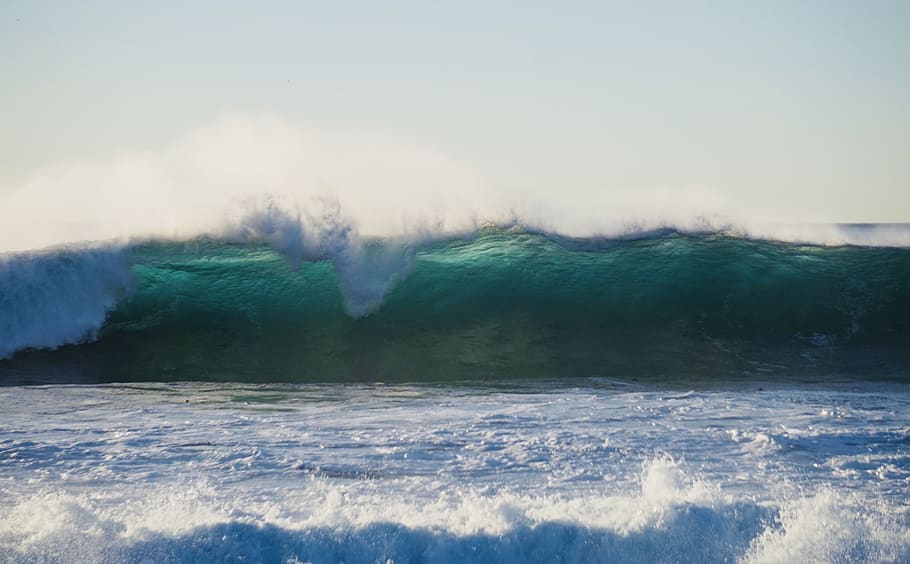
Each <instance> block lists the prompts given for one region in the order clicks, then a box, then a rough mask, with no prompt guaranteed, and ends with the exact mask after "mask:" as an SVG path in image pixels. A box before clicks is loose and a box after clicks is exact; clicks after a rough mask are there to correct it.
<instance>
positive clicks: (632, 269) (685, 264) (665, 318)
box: [0, 228, 910, 382]
mask: <svg viewBox="0 0 910 564" xmlns="http://www.w3.org/2000/svg"><path fill="white" fill-rule="evenodd" d="M124 252H125V253H128V255H129V256H128V260H129V263H124V260H126V259H122V258H118V257H122V254H118V253H115V252H113V251H94V252H93V253H88V254H87V255H85V256H83V257H82V259H83V260H82V261H81V262H80V260H78V259H79V257H76V256H75V255H73V254H72V253H71V254H70V255H67V254H65V253H64V254H58V255H53V256H52V257H50V258H49V257H44V258H40V257H30V258H29V260H30V261H31V262H30V263H29V264H30V265H31V267H30V269H24V268H23V267H22V266H21V265H19V266H17V262H16V261H15V260H7V262H6V263H4V265H3V269H4V270H3V271H2V276H3V280H2V282H3V288H2V289H3V292H4V294H3V296H2V299H0V304H2V307H3V314H4V317H3V321H2V323H0V327H2V329H3V331H4V336H3V337H2V338H0V355H6V356H8V357H10V358H8V359H7V360H5V361H0V374H3V377H4V379H6V380H7V381H12V380H22V379H24V380H30V379H35V378H38V379H40V378H51V379H66V380H70V379H73V378H75V379H85V380H90V381H130V380H240V381H301V382H307V381H355V380H384V381H387V380H398V381H401V380H407V381H413V380H441V381H443V380H446V381H447V380H453V379H463V378H468V379H473V378H497V379H498V378H508V377H514V376H521V377H526V376H547V377H572V376H583V377H586V376H605V377H611V378H612V377H616V378H623V379H634V378H690V379H697V378H704V379H706V380H711V379H714V378H720V377H723V378H726V379H738V378H744V379H754V378H774V377H783V378H790V377H801V378H803V377H805V378H812V377H815V376H817V377H820V378H827V377H831V376H837V375H844V376H851V377H855V376H861V377H884V378H899V379H905V378H907V377H910V374H908V369H907V367H908V366H910V282H908V281H910V249H899V248H898V249H895V248H861V247H835V248H831V247H818V246H806V245H798V244H792V243H775V242H767V241H753V240H748V239H740V238H734V237H728V236H722V235H700V236H693V235H681V234H678V233H673V232H670V233H662V234H652V235H651V236H650V237H648V238H640V239H637V240H605V239H571V238H563V237H556V236H552V235H547V234H542V233H534V232H528V231H526V230H520V229H492V228H491V229H486V230H481V231H480V232H478V233H475V234H473V235H470V236H466V237H464V238H455V239H449V240H444V241H439V240H437V241H435V242H430V243H425V244H421V245H416V244H410V245H409V244H404V243H389V242H382V241H380V240H374V241H368V242H366V243H364V244H363V245H362V246H361V248H359V249H358V250H357V252H356V253H354V252H351V251H350V250H349V249H348V250H347V251H346V252H344V253H341V254H338V253H335V254H326V255H323V256H320V257H315V258H317V259H319V260H310V261H309V262H306V259H307V257H305V260H304V262H302V263H299V264H298V262H299V257H294V258H295V259H296V260H290V261H289V260H285V258H284V257H283V256H282V254H280V253H279V252H277V251H275V250H273V248H272V247H268V246H260V245H255V244H249V243H247V244H238V243H226V242H219V241H213V240H195V241H191V242H182V243H173V242H170V243H162V242H155V243H148V244H143V245H139V246H135V247H134V248H132V249H131V250H129V251H124ZM286 254H287V253H285V255H286ZM99 257H100V258H99ZM42 261H43V262H42ZM99 261H100V263H101V264H102V266H101V267H100V268H99V267H98V266H97V265H96V263H98V262H99ZM20 262H21V261H20ZM86 264H92V265H95V266H92V267H91V268H89V267H87V266H86V267H85V268H86V269H87V272H91V273H92V274H85V273H83V272H81V271H80V268H83V266H84V265H86ZM123 264H127V266H125V267H124V266H123ZM80 265H83V266H80ZM130 265H131V266H130ZM125 276H126V277H125ZM130 278H131V280H130ZM50 281H53V282H50ZM131 287H133V288H134V290H133V291H132V293H131V294H130V295H129V297H128V298H124V297H123V296H124V295H125V294H126V292H128V291H129V289H130V288H131ZM118 299H119V300H120V301H119V303H117V305H116V307H115V305H114V304H115V303H116V301H117V300H118ZM87 303H91V304H94V305H93V306H91V307H89V306H87V305H86V304H87ZM51 312H52V313H51ZM108 312H109V313H108ZM105 314H107V316H106V318H105ZM101 319H106V321H104V323H103V325H102V324H101ZM36 335H37V336H36ZM88 340H92V342H84V341H88ZM76 341H83V342H82V344H79V345H77V346H66V347H62V348H58V349H57V350H53V351H47V350H30V349H35V348H40V347H52V346H58V345H65V344H68V343H74V342H76ZM18 349H29V350H20V352H18V353H17V354H15V355H12V352H13V351H16V350H18ZM11 355H12V356H11ZM39 375H40V376H39Z"/></svg>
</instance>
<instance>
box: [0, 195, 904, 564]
mask: <svg viewBox="0 0 910 564" xmlns="http://www.w3.org/2000/svg"><path fill="white" fill-rule="evenodd" d="M279 211H280V210H279ZM324 219H325V218H324ZM336 219H337V218H335V217H334V216H329V217H328V219H325V221H322V222H321V223H320V224H319V229H315V228H308V227H307V226H305V225H304V224H303V223H301V221H302V220H301V219H300V218H299V217H297V216H294V215H293V214H288V213H285V212H281V213H278V212H275V213H272V214H271V215H269V214H265V215H261V216H255V217H253V218H252V219H249V220H248V221H247V222H246V223H243V224H242V225H240V226H238V227H237V229H236V230H235V231H236V232H234V233H228V234H222V235H223V236H222V237H220V238H219V237H216V236H207V235H199V236H198V237H196V238H191V239H189V240H181V241H165V240H131V241H118V242H111V241H107V242H100V243H94V244H88V243H73V244H69V245H66V246H63V247H59V248H51V249H43V250H35V251H28V252H15V253H4V254H2V255H0V406H2V410H3V411H2V416H0V561H3V562H6V561H10V562H209V561H215V562H316V563H322V562H326V563H328V562H399V563H401V562H453V561H457V562H461V561H470V562H554V561H555V562H773V563H778V562H910V282H908V281H910V249H908V248H907V246H908V243H907V241H910V239H908V234H910V227H908V226H906V225H898V226H833V227H829V228H826V232H827V231H831V232H832V233H835V234H836V235H837V237H835V238H834V239H831V240H825V241H815V243H819V244H810V243H813V241H803V242H799V241H795V240H790V242H784V241H780V240H768V239H750V238H748V237H745V236H743V235H742V234H741V233H740V234H737V233H736V232H731V231H713V232H704V233H692V232H681V231H677V230H673V229H666V230H658V231H655V232H648V233H637V234H636V233H631V234H626V235H624V236H622V237H614V238H596V237H594V238H592V237H588V238H571V237H566V236H561V235H559V234H558V233H552V232H545V231H542V230H534V229H531V228H525V227H521V226H518V225H513V226H505V227H489V228H483V229H478V230H475V231H472V232H469V233H430V234H429V235H427V236H425V237H423V238H420V237H414V238H409V239H401V238H399V239H393V238H385V239H382V238H376V239H367V238H360V237H358V236H356V230H355V229H354V228H353V227H352V226H351V225H348V224H345V223H343V222H340V221H336ZM810 231H812V230H810ZM826 242H827V243H833V244H831V245H829V246H826V245H824V244H820V243H826ZM848 243H852V244H848ZM864 245H865V246H864Z"/></svg>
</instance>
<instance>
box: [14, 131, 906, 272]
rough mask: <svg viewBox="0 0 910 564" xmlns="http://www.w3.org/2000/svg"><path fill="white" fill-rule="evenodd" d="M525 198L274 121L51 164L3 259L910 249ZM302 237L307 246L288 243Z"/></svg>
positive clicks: (415, 155)
mask: <svg viewBox="0 0 910 564" xmlns="http://www.w3.org/2000/svg"><path fill="white" fill-rule="evenodd" d="M522 193H523V191H522V190H521V189H520V187H516V186H511V185H509V181H508V180H506V179H503V178H499V177H496V176H495V175H493V174H491V173H488V172H485V171H483V170H480V169H477V168H474V167H471V166H470V165H469V164H466V163H464V162H460V161H459V160H458V159H456V158H452V157H451V156H448V155H446V154H444V153H443V152H441V151H439V150H436V149H433V148H430V147H427V146H425V145H423V144H420V143H418V142H415V141H412V140H409V139H405V138H403V137H400V136H395V135H391V134H387V133H381V132H378V131H372V130H363V129H356V128H351V127H343V126H315V125H308V124H303V123H298V122H293V121H289V120H285V119H282V118H280V117H277V116H270V115H241V116H225V117H223V118H222V119H220V120H219V121H217V122H216V123H214V124H211V125H209V126H206V127H202V128H199V129H196V130H194V131H191V132H189V133H187V134H185V135H183V136H182V137H180V138H178V139H177V140H176V141H175V142H173V143H171V144H170V145H168V146H165V147H163V148H161V149H159V150H145V151H133V152H123V153H121V154H118V155H114V156H112V157H110V158H108V159H94V160H81V161H74V162H66V163H59V164H56V165H53V166H49V167H46V168H45V169H43V170H40V171H38V172H37V173H35V174H34V175H32V176H31V177H29V178H28V179H27V180H25V181H24V182H21V183H18V184H15V185H12V186H2V187H0V219H2V221H0V252H3V251H6V252H16V251H28V250H35V249H40V248H45V247H52V246H55V245H64V244H72V243H81V242H86V241H96V242H120V243H122V242H125V241H131V240H136V239H139V240H145V239H150V238H157V239H160V238H167V239H190V238H193V237H198V236H201V235H205V236H210V237H216V238H219V237H223V238H232V237H234V236H237V235H238V234H239V235H240V236H248V235H251V234H256V235H264V236H265V238H266V239H267V240H269V242H271V243H273V244H275V245H276V247H277V248H279V249H282V248H287V247H289V246H294V245H302V246H303V247H304V249H303V250H302V251H298V250H293V251H292V252H294V253H297V256H296V257H295V258H297V259H299V258H300V257H302V256H304V255H305V254H306V251H307V250H312V249H313V248H314V247H319V246H320V245H323V246H325V245H332V244H333V241H331V240H329V241H323V240H322V239H324V238H328V239H331V238H332V237H336V236H337V235H339V233H340V231H339V229H338V228H339V227H340V226H343V229H344V233H343V236H344V237H345V238H346V239H347V241H349V242H350V243H357V242H358V240H359V239H360V238H373V237H381V238H407V239H410V240H412V241H424V240H427V239H428V238H443V237H447V236H451V235H452V234H457V233H463V232H466V231H473V230H476V229H477V228H478V227H479V226H483V225H490V224H494V225H500V226H503V225H511V224H521V225H524V226H526V227H528V228H531V229H538V230H541V231H545V232H549V233H554V234H558V235H563V236H572V237H621V236H628V235H634V234H636V233H647V232H649V231H654V230H659V229H667V228H669V229H677V230H680V231H685V232H710V231H724V232H729V233H733V234H736V235H738V236H743V237H754V238H763V239H773V240H782V241H798V242H807V243H817V244H834V245H838V244H858V245H870V246H910V229H907V228H906V226H878V227H874V228H873V227H869V228H867V229H864V230H856V229H845V228H844V227H843V226H838V225H831V224H823V223H818V222H817V220H818V219H820V218H814V217H810V218H806V217H801V218H800V217H795V216H794V215H793V213H792V212H791V211H790V210H788V209H787V206H786V203H785V202H783V203H781V205H780V206H778V208H777V209H773V210H755V209H742V207H741V206H738V205H737V203H736V202H731V201H729V199H727V198H725V197H724V196H723V195H722V193H721V192H720V191H719V190H718V189H713V188H711V187H705V186H699V185H687V186H674V187H646V188H642V187H639V188H632V187H621V186H604V187H603V189H602V190H599V191H597V192H580V191H579V190H575V189H573V187H572V186H553V187H552V188H551V190H550V191H549V192H548V193H547V194H546V195H540V194H537V195H535V196H525V195H522ZM264 210H267V212H266V214H265V215H263V214H264ZM327 218H329V219H328V221H327ZM264 219H267V221H264ZM769 219H770V220H772V221H773V222H769V221H768V220H769ZM807 219H808V220H814V222H813V223H808V224H807V223H805V220H807ZM800 221H802V223H801V222H800ZM326 228H328V230H327V231H325V229H326ZM301 236H302V237H303V242H302V243H301V242H300V241H296V240H295V239H299V238H300V237H301ZM336 242H337V241H336Z"/></svg>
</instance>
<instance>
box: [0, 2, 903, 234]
mask: <svg viewBox="0 0 910 564" xmlns="http://www.w3.org/2000/svg"><path fill="white" fill-rule="evenodd" d="M908 30H910V2H907V1H898V2H888V1H868V2H860V1H855V2H839V1H823V2H819V1H803V2H796V1H763V2H759V1H755V2H739V1H726V2H682V1H679V2H675V1H673V2H634V3H633V2H624V3H617V2H559V3H558V2H527V1H525V2H474V1H459V2H446V3H443V2H416V1H415V2H369V1H364V2H343V1H342V2H217V1H209V2H200V1H195V2H177V1H159V2H128V1H87V2H78V3H77V2H63V1H59V2H46V1H35V0H26V1H19V0H5V1H4V2H3V3H2V5H0V108H2V110H0V186H9V185H13V184H16V183H18V182H20V181H21V180H22V179H23V178H26V177H28V176H29V175H30V174H33V173H34V172H35V171H38V170H40V169H41V168H43V167H46V166H48V165H50V164H53V163H55V162H58V161H62V160H69V159H74V158H101V157H103V156H105V155H109V154H111V153H114V152H117V151H122V150H126V149H143V148H154V147H157V146H161V145H164V144H166V143H168V142H169V141H170V140H172V139H174V138H175V137H177V136H178V135H180V134H181V133H183V132H185V131H187V130H188V129H192V128H194V127H198V126H201V125H204V124H206V123H208V122H211V121H212V120H214V119H215V118H217V117H218V116H219V115H223V114H226V113H249V112H270V113H275V114H279V115H284V116H288V117H289V118H293V119H301V120H305V121H308V122H316V123H321V124H332V123H342V124H346V125H350V126H362V127H368V128H373V129H379V130H383V131H388V132H390V133H393V134H396V135H403V136H406V137H408V138H411V139H415V140H417V141H419V142H422V143H426V144H427V145H429V146H432V147H434V148H436V149H439V150H441V151H443V152H445V153H447V154H449V155H451V156H452V157H453V158H455V159H458V160H460V161H462V162H465V163H468V164H470V165H472V166H475V167H477V168H478V169H479V170H481V171H483V172H484V173H485V174H488V175H489V177H490V178H491V179H492V182H493V183H496V184H499V185H501V186H502V187H503V189H505V190H508V191H511V192H513V193H520V192H522V193H527V194H528V195H529V197H530V196H533V195H535V194H541V193H552V192H553V191H560V192H562V193H564V194H566V195H567V197H570V198H578V199H584V198H585V196H586V195H587V194H589V193H591V192H597V193H600V194H603V193H605V192H606V193H609V192H610V191H616V194H617V195H618V197H621V196H622V194H625V193H630V191H635V190H645V189H651V188H655V187H659V188H661V189H668V188H669V189H672V188H673V187H674V186H692V185H697V186H707V187H709V188H711V189H712V190H716V191H719V192H720V193H722V194H724V195H726V196H727V197H729V198H731V199H734V200H737V201H741V202H743V203H744V204H745V205H752V204H755V205H757V206H763V207H765V208H769V209H778V208H780V209H783V208H787V209H788V210H791V211H793V210H795V212H796V215H797V216H802V217H805V218H807V219H820V218H821V219H827V220H832V221H910V32H908ZM787 217H793V213H789V214H787Z"/></svg>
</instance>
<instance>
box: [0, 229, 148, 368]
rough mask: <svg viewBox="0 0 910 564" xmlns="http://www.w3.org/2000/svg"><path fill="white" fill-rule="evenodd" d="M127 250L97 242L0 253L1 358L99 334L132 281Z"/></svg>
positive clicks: (128, 289) (54, 346)
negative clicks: (60, 247)
mask: <svg viewBox="0 0 910 564" xmlns="http://www.w3.org/2000/svg"><path fill="white" fill-rule="evenodd" d="M128 254H129V253H128V251H127V250H125V249H124V248H122V247H119V246H97V247H93V248H75V247H73V248H63V249H58V250H47V251H42V252H35V253H16V254H6V255H0V359H2V358H4V357H7V356H10V355H11V354H13V353H14V352H16V351H17V350H20V349H24V348H52V349H53V348H56V347H59V346H61V345H66V344H75V343H80V342H84V341H87V340H92V339H94V338H96V337H97V335H98V331H99V330H100V328H101V326H102V325H103V323H104V321H105V319H106V317H107V314H108V313H109V312H110V311H111V310H113V309H114V308H115V307H116V306H117V303H118V302H119V301H120V300H121V299H123V298H124V297H125V296H127V295H129V293H130V291H131V289H132V287H133V279H132V276H131V273H130V268H129V259H128Z"/></svg>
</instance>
